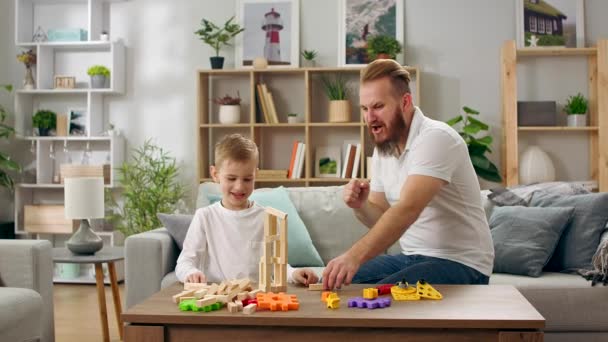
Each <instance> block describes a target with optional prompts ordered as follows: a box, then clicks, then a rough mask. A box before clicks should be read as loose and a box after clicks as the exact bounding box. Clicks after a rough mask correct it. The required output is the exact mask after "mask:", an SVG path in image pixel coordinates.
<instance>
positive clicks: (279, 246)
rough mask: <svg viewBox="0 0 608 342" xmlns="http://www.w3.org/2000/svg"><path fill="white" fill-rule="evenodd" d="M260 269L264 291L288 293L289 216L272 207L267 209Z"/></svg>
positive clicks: (261, 287) (260, 285) (260, 283)
mask: <svg viewBox="0 0 608 342" xmlns="http://www.w3.org/2000/svg"><path fill="white" fill-rule="evenodd" d="M277 224H278V226H279V227H278V228H277ZM259 267H260V281H259V288H260V289H261V290H262V291H264V292H285V291H287V214H286V213H284V212H282V211H279V210H276V209H274V208H271V207H267V208H266V217H265V221H264V248H263V254H262V258H260V266H259ZM273 275H274V276H273ZM271 279H272V282H271Z"/></svg>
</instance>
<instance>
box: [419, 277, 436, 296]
mask: <svg viewBox="0 0 608 342" xmlns="http://www.w3.org/2000/svg"><path fill="white" fill-rule="evenodd" d="M416 289H417V290H418V295H420V297H422V298H428V299H442V298H443V296H442V295H441V293H439V291H437V290H435V288H433V287H432V286H431V284H429V283H427V282H426V281H425V280H424V279H420V280H419V281H418V282H417V283H416Z"/></svg>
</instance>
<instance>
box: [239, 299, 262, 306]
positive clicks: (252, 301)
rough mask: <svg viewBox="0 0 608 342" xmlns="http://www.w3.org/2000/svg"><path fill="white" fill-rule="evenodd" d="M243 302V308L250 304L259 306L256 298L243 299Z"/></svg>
mask: <svg viewBox="0 0 608 342" xmlns="http://www.w3.org/2000/svg"><path fill="white" fill-rule="evenodd" d="M242 302H243V306H247V305H249V304H257V303H258V300H257V299H255V298H247V299H243V300H242Z"/></svg>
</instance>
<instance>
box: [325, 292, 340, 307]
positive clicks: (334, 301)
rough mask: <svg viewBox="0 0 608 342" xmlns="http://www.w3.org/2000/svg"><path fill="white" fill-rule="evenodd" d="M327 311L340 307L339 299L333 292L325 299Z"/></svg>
mask: <svg viewBox="0 0 608 342" xmlns="http://www.w3.org/2000/svg"><path fill="white" fill-rule="evenodd" d="M326 303H327V308H328V309H337V308H339V307H340V297H338V294H337V293H335V292H332V293H330V294H329V295H328V296H327V299H326Z"/></svg>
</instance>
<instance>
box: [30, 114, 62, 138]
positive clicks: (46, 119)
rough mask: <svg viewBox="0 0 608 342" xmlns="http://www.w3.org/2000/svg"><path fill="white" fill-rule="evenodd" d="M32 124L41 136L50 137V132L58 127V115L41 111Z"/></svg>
mask: <svg viewBox="0 0 608 342" xmlns="http://www.w3.org/2000/svg"><path fill="white" fill-rule="evenodd" d="M32 124H33V126H34V127H35V128H38V135H39V136H41V137H44V136H48V135H49V131H50V130H51V129H54V128H55V126H56V125H57V114H55V112H53V111H50V110H46V109H41V110H39V111H37V112H36V114H34V116H33V117H32Z"/></svg>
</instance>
